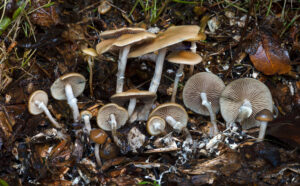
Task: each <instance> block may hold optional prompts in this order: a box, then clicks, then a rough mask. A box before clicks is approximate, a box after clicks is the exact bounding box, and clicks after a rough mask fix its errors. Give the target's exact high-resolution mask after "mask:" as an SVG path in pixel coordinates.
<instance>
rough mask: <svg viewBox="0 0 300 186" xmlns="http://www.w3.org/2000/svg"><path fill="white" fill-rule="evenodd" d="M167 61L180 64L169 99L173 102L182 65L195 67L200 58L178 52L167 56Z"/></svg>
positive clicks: (193, 54)
mask: <svg viewBox="0 0 300 186" xmlns="http://www.w3.org/2000/svg"><path fill="white" fill-rule="evenodd" d="M167 60H168V61H169V62H171V63H176V64H180V66H179V69H178V70H177V72H176V76H175V80H174V87H173V92H172V98H171V102H175V99H176V93H177V87H178V82H179V79H180V77H181V76H182V73H183V67H184V65H196V64H198V63H200V62H201V61H202V57H201V56H199V55H198V54H195V53H193V52H189V51H179V52H172V53H171V54H169V55H168V56H167Z"/></svg>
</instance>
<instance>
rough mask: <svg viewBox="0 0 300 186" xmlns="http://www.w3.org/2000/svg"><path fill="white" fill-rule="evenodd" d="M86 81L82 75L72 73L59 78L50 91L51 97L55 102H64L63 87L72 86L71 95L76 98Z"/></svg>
mask: <svg viewBox="0 0 300 186" xmlns="http://www.w3.org/2000/svg"><path fill="white" fill-rule="evenodd" d="M85 83H86V79H85V77H84V76H83V75H81V74H78V73H75V72H72V73H68V74H65V75H63V76H61V77H59V78H58V79H57V80H55V81H54V83H53V84H52V86H51V88H50V90H51V95H52V96H53V97H54V98H55V99H57V100H66V99H67V97H66V94H65V85H66V84H70V85H71V86H72V90H73V94H74V96H75V97H78V96H79V95H80V94H81V93H82V92H83V91H84V88H85Z"/></svg>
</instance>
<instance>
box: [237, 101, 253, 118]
mask: <svg viewBox="0 0 300 186" xmlns="http://www.w3.org/2000/svg"><path fill="white" fill-rule="evenodd" d="M251 114H252V105H251V103H250V101H248V100H247V99H245V100H244V102H243V104H242V106H241V107H240V108H239V114H238V116H237V119H236V121H237V122H242V121H244V120H245V119H247V118H249V117H250V115H251Z"/></svg>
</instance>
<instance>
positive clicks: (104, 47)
mask: <svg viewBox="0 0 300 186" xmlns="http://www.w3.org/2000/svg"><path fill="white" fill-rule="evenodd" d="M115 41H116V39H108V40H103V41H101V42H100V43H98V44H97V45H96V51H97V54H99V55H101V54H103V53H105V52H107V51H109V50H116V49H117V47H114V46H113V43H114V42H115Z"/></svg>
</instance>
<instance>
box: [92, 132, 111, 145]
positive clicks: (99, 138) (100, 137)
mask: <svg viewBox="0 0 300 186" xmlns="http://www.w3.org/2000/svg"><path fill="white" fill-rule="evenodd" d="M107 137H108V135H107V134H106V132H104V131H103V130H101V129H93V130H91V132H90V139H91V140H93V141H94V142H95V143H97V144H100V145H102V144H104V143H105V142H106V140H107Z"/></svg>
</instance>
